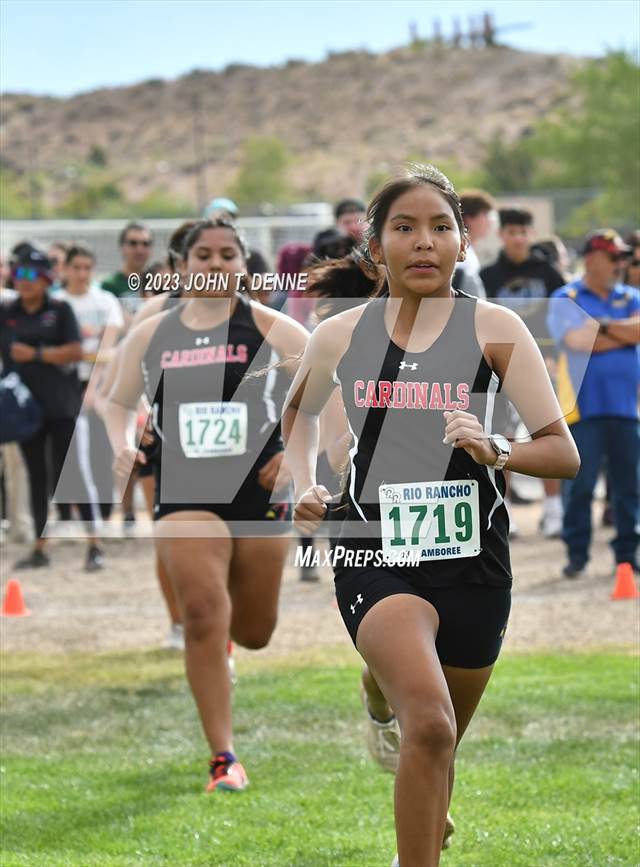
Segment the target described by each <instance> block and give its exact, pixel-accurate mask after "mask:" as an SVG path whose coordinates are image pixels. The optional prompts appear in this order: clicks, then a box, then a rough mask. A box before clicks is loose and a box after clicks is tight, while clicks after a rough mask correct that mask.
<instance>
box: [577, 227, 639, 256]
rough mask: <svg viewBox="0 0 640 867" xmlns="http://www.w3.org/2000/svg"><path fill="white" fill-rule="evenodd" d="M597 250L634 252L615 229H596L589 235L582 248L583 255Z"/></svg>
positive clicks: (614, 252) (618, 252)
mask: <svg viewBox="0 0 640 867" xmlns="http://www.w3.org/2000/svg"><path fill="white" fill-rule="evenodd" d="M596 250H602V251H603V252H605V253H613V254H616V253H617V254H620V253H632V252H633V250H632V248H631V247H630V246H629V245H628V244H625V242H624V241H623V240H622V238H621V237H620V235H619V234H618V233H617V232H616V230H615V229H596V231H595V232H591V234H590V235H587V238H586V240H585V242H584V247H583V249H582V255H583V256H586V255H587V253H594V252H595V251H596Z"/></svg>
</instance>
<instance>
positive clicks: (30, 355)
mask: <svg viewBox="0 0 640 867" xmlns="http://www.w3.org/2000/svg"><path fill="white" fill-rule="evenodd" d="M12 279H13V285H14V287H15V289H16V291H17V293H18V297H17V298H16V299H15V300H14V301H13V302H12V303H10V304H8V305H3V306H2V307H1V308H0V351H1V353H2V366H3V371H4V373H8V372H10V371H15V372H17V373H18V375H19V376H20V378H21V380H22V381H23V382H24V383H25V385H26V386H27V387H28V388H29V390H30V391H31V393H32V395H33V397H34V398H35V400H36V401H37V402H38V403H39V405H40V407H41V409H42V415H43V423H42V427H41V428H40V430H39V431H38V432H37V433H36V434H35V435H34V436H32V437H31V438H30V439H28V440H25V441H24V442H22V443H20V448H21V450H22V454H23V456H24V460H25V464H26V467H27V472H28V475H29V483H30V487H31V508H32V515H33V521H34V525H35V527H34V528H35V537H36V542H35V546H34V549H33V551H32V552H31V554H30V555H29V556H28V557H26V558H24V559H23V560H20V561H19V562H18V563H17V564H16V567H15V568H17V569H35V568H39V567H45V566H48V565H49V557H48V555H47V553H46V541H45V539H44V537H43V534H44V529H45V526H46V523H47V513H48V509H49V502H50V491H53V492H54V494H55V496H56V499H57V500H58V501H59V502H63V503H77V504H78V509H79V511H80V515H81V517H82V520H83V521H84V522H85V527H87V529H88V542H89V550H88V553H87V568H88V569H90V570H92V571H93V569H94V568H101V566H102V554H101V551H100V548H99V545H98V539H97V536H96V525H97V521H98V513H97V506H96V504H95V503H94V502H92V500H91V498H90V494H89V490H88V487H87V482H86V479H85V477H84V476H83V474H82V471H81V468H80V465H79V462H78V457H77V452H76V449H75V448H73V447H71V446H72V440H73V434H74V429H75V424H76V419H77V417H78V414H79V412H80V406H81V402H82V397H81V390H80V383H79V380H78V375H77V372H76V364H77V362H79V361H81V360H82V342H81V336H80V330H79V327H78V322H77V320H76V318H75V315H74V313H73V310H72V309H71V307H70V306H69V304H68V303H67V302H66V301H59V300H55V299H53V298H50V297H49V292H48V289H49V287H50V285H51V284H52V282H53V274H52V271H51V264H50V262H49V260H48V259H47V258H46V256H44V254H42V253H41V252H40V251H39V250H37V249H35V248H34V247H30V246H29V247H25V248H24V249H23V250H22V251H21V253H20V254H19V256H18V257H17V259H16V260H15V261H14V262H13V267H12ZM49 449H51V453H52V456H53V461H52V470H53V478H49V477H48V476H49V472H48V450H49ZM63 469H64V472H63Z"/></svg>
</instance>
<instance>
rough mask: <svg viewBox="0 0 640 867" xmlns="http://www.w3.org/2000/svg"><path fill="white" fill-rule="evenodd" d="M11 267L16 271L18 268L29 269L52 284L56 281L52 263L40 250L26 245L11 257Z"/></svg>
mask: <svg viewBox="0 0 640 867" xmlns="http://www.w3.org/2000/svg"><path fill="white" fill-rule="evenodd" d="M11 267H12V268H13V269H14V271H16V270H17V269H18V268H29V269H30V270H32V271H36V272H37V273H38V274H40V275H41V276H42V277H46V278H47V279H48V280H49V282H50V283H53V281H54V276H53V272H52V270H51V269H52V265H51V261H50V260H49V259H48V258H47V257H46V256H45V255H44V253H41V252H40V250H38V249H36V248H35V247H31V246H28V245H26V244H25V245H24V246H22V245H21V248H20V249H19V250H18V251H17V253H16V254H15V255H14V256H12V257H11Z"/></svg>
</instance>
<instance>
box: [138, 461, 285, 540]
mask: <svg viewBox="0 0 640 867" xmlns="http://www.w3.org/2000/svg"><path fill="white" fill-rule="evenodd" d="M271 496H272V493H271V491H266V490H265V489H264V488H263V487H262V486H261V485H260V484H258V481H257V479H256V478H255V476H249V477H248V478H247V479H246V480H245V481H244V482H243V484H242V486H241V487H240V489H239V490H238V493H237V494H236V495H235V497H234V498H233V500H232V501H231V502H230V503H162V502H160V483H159V478H158V474H157V472H156V501H155V505H154V508H153V518H154V520H155V521H159V520H160V519H161V518H164V517H166V516H167V515H171V514H174V513H175V512H211V513H212V514H214V515H217V516H218V517H219V518H221V519H222V520H223V521H225V522H226V523H229V522H231V523H236V522H237V523H242V522H245V521H251V522H254V521H259V522H260V527H259V532H258V529H256V530H255V531H254V532H252V533H251V535H252V536H280V535H282V534H283V533H287V532H289V530H290V529H291V504H290V502H282V503H272V502H271Z"/></svg>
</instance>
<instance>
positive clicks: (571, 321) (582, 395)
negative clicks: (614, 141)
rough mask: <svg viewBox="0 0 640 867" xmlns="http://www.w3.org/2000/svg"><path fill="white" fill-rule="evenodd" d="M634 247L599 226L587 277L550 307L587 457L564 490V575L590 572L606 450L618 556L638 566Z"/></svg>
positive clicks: (569, 415) (562, 380)
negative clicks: (630, 282) (629, 278)
mask: <svg viewBox="0 0 640 867" xmlns="http://www.w3.org/2000/svg"><path fill="white" fill-rule="evenodd" d="M630 254H631V248H630V247H628V246H627V245H626V244H625V243H624V242H623V241H622V238H621V237H620V236H619V235H618V233H617V232H615V231H614V230H613V229H599V230H598V231H596V232H593V233H592V234H591V235H589V236H588V238H587V239H586V242H585V245H584V249H583V255H584V267H585V273H584V275H583V277H582V278H581V279H579V280H574V281H573V282H572V283H568V284H567V285H566V286H563V287H562V288H560V289H558V290H556V291H555V292H554V293H553V295H552V296H551V298H552V300H551V302H550V306H549V313H548V318H547V326H548V329H549V332H550V333H551V334H552V335H553V337H554V339H555V340H556V342H557V343H558V344H559V347H560V357H559V359H558V392H559V397H560V404H561V406H562V408H563V411H564V412H565V415H566V419H567V422H568V424H569V425H570V429H571V433H572V434H573V438H574V440H575V442H576V445H577V446H578V450H579V452H580V457H581V459H582V463H581V466H580V470H579V472H578V475H577V476H576V477H575V479H572V480H571V481H569V482H567V483H566V487H565V491H564V494H565V517H564V527H563V539H564V541H565V544H566V546H567V550H568V555H569V562H568V563H567V565H566V566H565V568H564V570H563V574H564V576H565V577H566V578H578V577H580V576H581V575H582V574H584V570H585V568H586V564H587V561H588V559H589V546H590V543H591V501H592V499H593V491H594V488H595V484H596V481H597V478H598V474H599V471H600V467H601V464H602V461H603V458H604V457H605V456H606V459H607V463H608V468H609V478H610V480H611V485H612V495H613V506H614V516H615V527H616V531H617V532H616V536H615V538H614V539H613V541H612V543H611V544H612V548H613V552H614V555H615V559H616V562H617V563H631V564H632V565H633V567H634V569H636V570H637V569H638V561H637V547H638V541H639V534H638V524H639V519H640V485H639V480H638V469H639V465H640V425H639V422H638V387H639V385H640V350H639V347H638V344H639V343H640V291H638V290H637V289H634V288H632V287H630V286H626V285H624V284H623V283H621V282H620V281H621V278H622V273H623V270H624V266H625V262H626V261H627V259H628V258H629V256H630ZM570 302H573V303H570ZM594 320H595V321H594ZM594 341H595V342H594Z"/></svg>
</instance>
